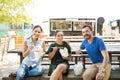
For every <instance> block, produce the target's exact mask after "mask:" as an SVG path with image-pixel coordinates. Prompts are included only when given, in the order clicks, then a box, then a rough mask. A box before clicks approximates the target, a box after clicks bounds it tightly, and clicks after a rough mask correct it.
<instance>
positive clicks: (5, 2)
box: [0, 0, 32, 24]
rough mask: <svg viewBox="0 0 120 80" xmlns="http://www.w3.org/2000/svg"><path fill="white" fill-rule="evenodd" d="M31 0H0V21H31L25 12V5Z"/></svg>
mask: <svg viewBox="0 0 120 80" xmlns="http://www.w3.org/2000/svg"><path fill="white" fill-rule="evenodd" d="M31 1H32V0H0V23H11V24H16V23H17V24H22V23H24V22H27V23H31V22H32V19H31V18H28V16H27V14H26V13H25V6H28V5H29V4H30V3H31Z"/></svg>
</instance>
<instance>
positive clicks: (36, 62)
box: [16, 25, 46, 80]
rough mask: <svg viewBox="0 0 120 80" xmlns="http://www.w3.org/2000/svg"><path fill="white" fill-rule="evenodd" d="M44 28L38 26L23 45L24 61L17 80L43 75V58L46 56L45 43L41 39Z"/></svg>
mask: <svg viewBox="0 0 120 80" xmlns="http://www.w3.org/2000/svg"><path fill="white" fill-rule="evenodd" d="M41 32H42V28H41V26H39V25H36V26H35V27H34V28H33V31H32V35H31V36H30V37H29V38H27V39H26V41H25V42H24V44H23V52H22V54H23V57H24V59H23V61H22V64H21V65H20V67H19V69H18V71H17V76H16V80H24V78H25V77H29V76H37V75H42V74H43V73H44V71H45V69H44V68H43V67H42V66H41V61H42V57H43V56H44V54H45V50H46V48H45V47H46V46H45V42H44V41H43V40H41V39H40V38H39V36H40V34H41Z"/></svg>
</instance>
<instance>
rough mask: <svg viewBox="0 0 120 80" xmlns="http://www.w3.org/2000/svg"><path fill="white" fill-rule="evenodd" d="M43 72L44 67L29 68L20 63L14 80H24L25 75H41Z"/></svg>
mask: <svg viewBox="0 0 120 80" xmlns="http://www.w3.org/2000/svg"><path fill="white" fill-rule="evenodd" d="M44 72H45V69H44V68H43V67H41V66H39V67H38V66H37V67H34V68H31V69H30V68H29V67H28V66H27V65H25V64H21V65H20V67H19V69H18V71H17V76H16V80H24V78H25V77H30V76H38V75H42V74H43V73H44Z"/></svg>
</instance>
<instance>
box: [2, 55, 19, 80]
mask: <svg viewBox="0 0 120 80" xmlns="http://www.w3.org/2000/svg"><path fill="white" fill-rule="evenodd" d="M19 63H20V62H19V56H18V55H16V54H8V55H7V57H6V59H4V60H3V61H0V80H2V77H8V76H9V74H10V73H11V72H15V71H17V69H18V67H19Z"/></svg>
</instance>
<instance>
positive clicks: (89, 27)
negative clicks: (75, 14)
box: [82, 25, 92, 31]
mask: <svg viewBox="0 0 120 80" xmlns="http://www.w3.org/2000/svg"><path fill="white" fill-rule="evenodd" d="M86 27H88V28H89V29H90V30H91V31H92V27H91V26H90V25H84V26H83V27H82V29H83V28H86Z"/></svg>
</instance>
